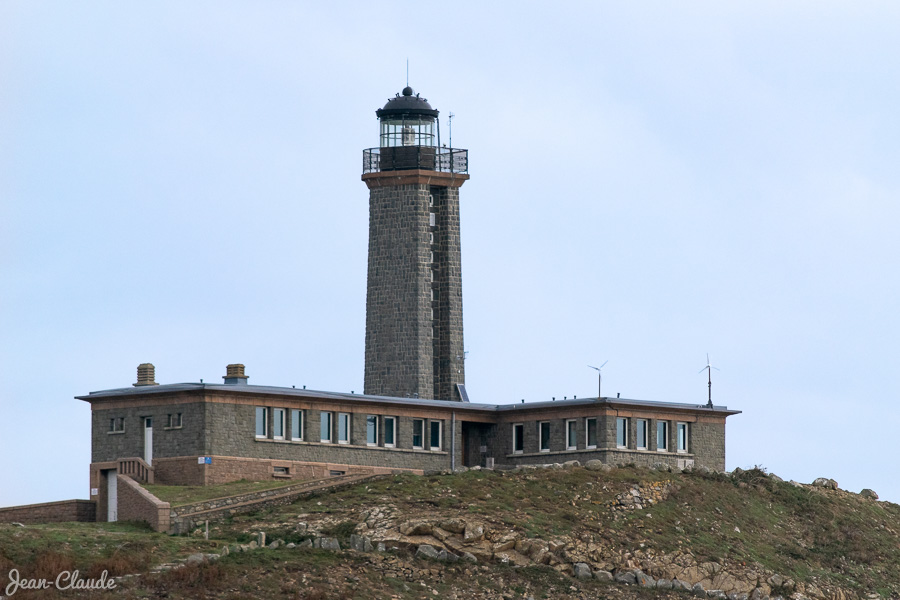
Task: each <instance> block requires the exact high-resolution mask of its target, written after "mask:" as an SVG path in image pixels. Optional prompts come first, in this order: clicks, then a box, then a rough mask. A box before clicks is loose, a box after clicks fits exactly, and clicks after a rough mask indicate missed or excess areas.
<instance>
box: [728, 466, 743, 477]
mask: <svg viewBox="0 0 900 600" xmlns="http://www.w3.org/2000/svg"><path fill="white" fill-rule="evenodd" d="M743 474H744V470H743V469H742V468H740V467H737V468H736V469H735V470H734V471H732V472H731V476H732V477H740V476H741V475H743Z"/></svg>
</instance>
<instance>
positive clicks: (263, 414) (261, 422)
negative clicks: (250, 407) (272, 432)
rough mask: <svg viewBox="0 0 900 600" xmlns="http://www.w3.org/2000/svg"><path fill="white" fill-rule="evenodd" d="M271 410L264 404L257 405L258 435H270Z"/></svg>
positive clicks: (261, 436) (259, 436)
mask: <svg viewBox="0 0 900 600" xmlns="http://www.w3.org/2000/svg"><path fill="white" fill-rule="evenodd" d="M268 417H269V411H268V410H267V409H266V408H265V407H263V406H257V407H256V437H258V438H264V437H268V436H269V418H268Z"/></svg>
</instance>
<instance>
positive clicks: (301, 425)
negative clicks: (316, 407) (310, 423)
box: [291, 408, 306, 442]
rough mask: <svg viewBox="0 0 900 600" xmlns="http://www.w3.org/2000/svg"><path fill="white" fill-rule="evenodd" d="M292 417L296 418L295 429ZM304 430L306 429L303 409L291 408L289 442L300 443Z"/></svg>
mask: <svg viewBox="0 0 900 600" xmlns="http://www.w3.org/2000/svg"><path fill="white" fill-rule="evenodd" d="M294 415H297V416H298V419H297V421H298V422H297V427H294ZM304 429H306V415H304V414H303V409H302V408H292V409H291V441H292V442H302V441H303V430H304ZM298 434H299V435H298Z"/></svg>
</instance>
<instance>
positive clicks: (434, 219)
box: [428, 213, 437, 227]
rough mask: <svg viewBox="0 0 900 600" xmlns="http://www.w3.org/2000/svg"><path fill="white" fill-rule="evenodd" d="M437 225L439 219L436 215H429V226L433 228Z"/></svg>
mask: <svg viewBox="0 0 900 600" xmlns="http://www.w3.org/2000/svg"><path fill="white" fill-rule="evenodd" d="M436 223H437V219H436V218H435V215H434V213H428V224H429V225H430V226H431V227H434V226H435V224H436Z"/></svg>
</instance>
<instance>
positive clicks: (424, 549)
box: [416, 544, 440, 560]
mask: <svg viewBox="0 0 900 600" xmlns="http://www.w3.org/2000/svg"><path fill="white" fill-rule="evenodd" d="M439 556H440V554H439V553H438V551H437V550H435V549H434V547H433V546H429V545H428V544H422V545H421V546H419V549H418V550H416V558H427V559H429V560H437V559H438V557H439Z"/></svg>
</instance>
